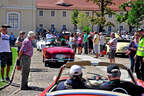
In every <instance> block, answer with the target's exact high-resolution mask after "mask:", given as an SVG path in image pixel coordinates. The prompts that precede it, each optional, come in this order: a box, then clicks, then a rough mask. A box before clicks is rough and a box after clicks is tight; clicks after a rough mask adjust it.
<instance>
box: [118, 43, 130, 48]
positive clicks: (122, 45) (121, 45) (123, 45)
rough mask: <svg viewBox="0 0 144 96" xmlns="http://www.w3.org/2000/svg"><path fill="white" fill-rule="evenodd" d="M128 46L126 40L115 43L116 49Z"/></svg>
mask: <svg viewBox="0 0 144 96" xmlns="http://www.w3.org/2000/svg"><path fill="white" fill-rule="evenodd" d="M128 46H129V43H127V42H124V43H119V42H118V43H117V49H121V48H123V47H128Z"/></svg>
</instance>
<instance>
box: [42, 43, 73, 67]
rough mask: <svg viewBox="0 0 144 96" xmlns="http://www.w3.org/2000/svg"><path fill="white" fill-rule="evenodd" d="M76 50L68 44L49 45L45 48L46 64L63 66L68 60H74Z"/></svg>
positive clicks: (44, 58)
mask: <svg viewBox="0 0 144 96" xmlns="http://www.w3.org/2000/svg"><path fill="white" fill-rule="evenodd" d="M74 59H75V52H74V51H73V49H71V48H69V47H67V46H57V44H55V45H48V47H46V48H44V49H43V62H44V63H45V66H61V65H62V64H65V63H66V62H67V61H74Z"/></svg>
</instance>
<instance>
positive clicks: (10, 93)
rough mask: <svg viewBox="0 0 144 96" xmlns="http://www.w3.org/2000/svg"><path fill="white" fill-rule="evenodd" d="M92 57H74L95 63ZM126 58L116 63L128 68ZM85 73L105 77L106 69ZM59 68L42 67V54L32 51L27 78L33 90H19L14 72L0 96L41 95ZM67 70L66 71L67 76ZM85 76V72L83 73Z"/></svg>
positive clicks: (90, 69) (16, 74)
mask: <svg viewBox="0 0 144 96" xmlns="http://www.w3.org/2000/svg"><path fill="white" fill-rule="evenodd" d="M92 57H93V56H92V55H90V56H86V55H82V56H79V55H77V56H76V60H84V59H85V60H86V59H87V60H91V61H93V62H94V61H96V60H97V59H95V58H92ZM99 60H100V61H109V60H108V59H107V57H100V58H99ZM128 61H129V60H128V58H119V57H117V58H116V62H117V63H122V64H125V65H126V66H129V65H128V64H129V62H128ZM85 68H86V70H87V71H90V72H92V73H103V75H105V72H104V71H105V70H106V68H104V67H103V68H96V69H94V68H95V67H94V66H89V67H85ZM58 70H59V68H49V67H44V64H43V63H42V54H41V52H38V51H36V50H35V51H34V56H33V57H32V64H31V72H30V78H29V86H31V87H33V90H30V91H29V90H27V91H23V90H20V89H19V87H20V71H16V73H15V77H14V81H13V83H12V85H11V86H9V87H7V88H5V89H3V90H2V91H0V96H37V95H38V94H39V93H41V92H42V91H43V90H44V89H45V88H47V87H48V85H49V84H50V83H51V82H52V79H53V76H55V75H57V73H58ZM67 72H68V70H66V73H65V74H67ZM84 74H85V72H84Z"/></svg>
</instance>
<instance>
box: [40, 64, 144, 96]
mask: <svg viewBox="0 0 144 96" xmlns="http://www.w3.org/2000/svg"><path fill="white" fill-rule="evenodd" d="M79 62H80V63H79ZM75 64H77V65H80V66H83V65H84V66H87V67H83V72H84V73H85V74H83V77H84V78H85V79H86V81H87V85H88V86H90V88H88V89H68V90H57V86H58V84H59V83H61V82H64V81H65V80H67V79H68V78H69V76H68V74H65V72H68V68H69V67H70V66H72V65H75ZM110 64H111V63H107V62H99V64H98V66H91V64H90V63H89V64H88V63H83V62H81V61H78V62H72V63H66V64H65V65H63V66H61V68H60V71H59V74H58V75H57V76H55V77H54V78H53V80H54V81H53V83H51V84H50V85H49V87H47V88H46V89H45V90H44V91H43V92H41V93H40V94H39V96H130V95H128V93H127V92H125V91H124V92H123V90H124V89H123V88H121V89H120V87H118V88H115V89H118V90H113V91H104V90H98V89H97V87H99V85H100V84H102V83H103V82H107V81H108V78H107V77H105V76H104V75H101V74H97V73H91V72H93V70H87V69H89V68H94V67H106V66H108V65H110ZM117 65H118V66H119V67H120V68H121V69H122V70H123V71H124V70H125V71H127V72H128V74H127V75H129V76H130V78H129V79H131V80H130V82H133V83H134V84H136V85H137V84H138V85H140V86H142V87H144V82H143V81H141V80H138V79H135V78H134V76H133V74H132V72H131V71H130V69H129V68H127V67H126V66H124V65H122V64H117ZM66 67H67V68H66ZM84 70H85V71H84ZM87 71H88V72H87ZM123 75H126V74H125V73H124V74H123ZM95 77H99V78H95ZM121 79H124V78H121ZM126 81H127V79H126ZM128 81H129V80H128ZM132 91H133V90H132ZM139 96H140V95H139Z"/></svg>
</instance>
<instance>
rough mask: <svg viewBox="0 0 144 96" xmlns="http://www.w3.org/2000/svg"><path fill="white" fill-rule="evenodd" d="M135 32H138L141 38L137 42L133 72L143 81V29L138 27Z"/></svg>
mask: <svg viewBox="0 0 144 96" xmlns="http://www.w3.org/2000/svg"><path fill="white" fill-rule="evenodd" d="M137 32H138V33H139V34H140V36H141V39H140V41H139V43H138V47H137V51H136V62H135V72H136V75H137V78H138V79H140V80H143V81H144V62H143V57H144V29H138V31H137Z"/></svg>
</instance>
